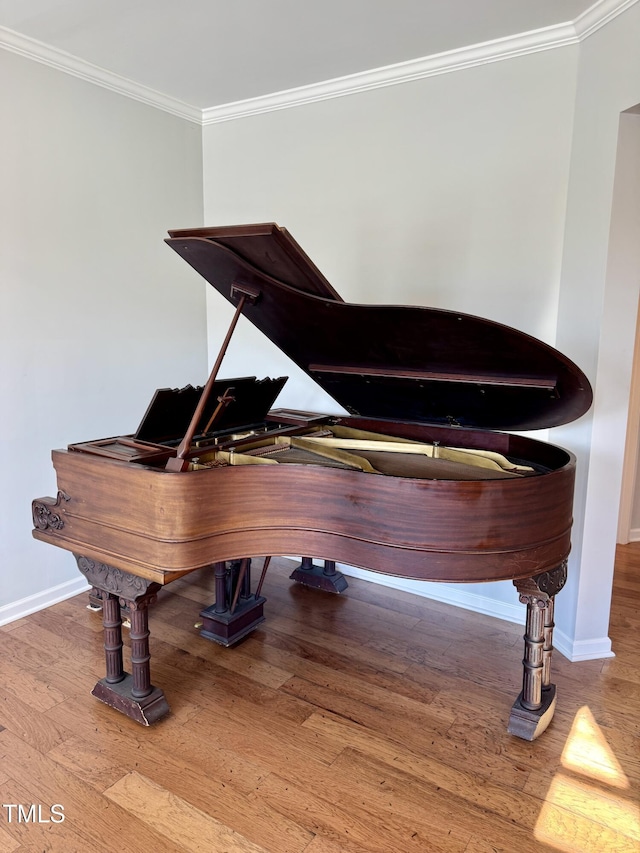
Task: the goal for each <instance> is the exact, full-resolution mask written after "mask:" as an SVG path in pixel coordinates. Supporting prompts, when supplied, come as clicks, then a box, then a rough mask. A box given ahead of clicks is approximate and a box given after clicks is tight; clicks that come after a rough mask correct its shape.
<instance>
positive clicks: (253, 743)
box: [0, 543, 640, 853]
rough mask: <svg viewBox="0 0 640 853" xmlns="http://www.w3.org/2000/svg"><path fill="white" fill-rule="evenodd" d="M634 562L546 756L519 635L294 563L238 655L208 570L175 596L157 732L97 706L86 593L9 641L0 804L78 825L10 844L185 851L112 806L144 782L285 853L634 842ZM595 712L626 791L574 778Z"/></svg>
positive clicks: (15, 852)
mask: <svg viewBox="0 0 640 853" xmlns="http://www.w3.org/2000/svg"><path fill="white" fill-rule="evenodd" d="M618 554H619V562H620V566H621V568H620V572H621V574H619V572H618V568H616V576H615V581H614V595H613V609H612V619H611V637H612V640H613V642H614V648H615V651H616V654H617V657H616V658H615V659H611V660H606V661H585V662H582V663H578V664H572V663H570V662H568V661H566V660H564V659H563V658H562V657H561V656H559V655H555V656H554V661H553V667H552V669H553V673H552V676H553V680H554V681H555V682H556V683H557V684H558V693H559V699H558V708H557V710H556V715H555V718H554V720H553V722H552V724H551V726H550V728H549V729H548V730H547V732H545V734H544V735H543V737H541V738H540V739H539V740H537V741H535V742H534V743H528V742H525V741H521V740H519V739H517V738H514V737H512V736H510V735H508V733H507V732H506V721H507V717H508V714H509V710H510V707H511V703H512V702H513V699H514V698H515V694H516V693H517V692H518V690H519V686H520V685H519V682H520V678H521V662H520V661H521V657H522V652H521V644H522V638H521V635H522V626H518V625H507V624H504V623H501V622H499V621H498V620H495V619H492V618H490V617H485V616H481V615H479V614H473V613H468V612H466V611H461V610H457V609H455V608H452V607H450V606H448V605H445V604H443V603H439V602H433V601H429V600H428V599H422V598H418V597H414V596H411V595H409V594H408V593H402V592H399V591H393V590H388V589H386V588H383V587H378V586H373V585H371V584H367V583H366V582H364V581H360V580H358V579H353V581H352V580H350V587H349V590H347V592H346V594H345V595H343V596H330V595H323V594H321V593H318V592H316V591H313V590H305V589H302V588H299V587H292V585H291V583H290V582H289V579H288V575H289V574H290V572H291V567H292V564H291V562H287V561H284V560H278V559H275V560H274V561H273V563H272V568H271V569H270V572H269V574H268V575H267V582H266V583H265V587H264V590H263V591H264V592H265V594H266V596H267V599H268V601H267V606H266V608H265V612H266V615H267V621H266V622H265V623H264V624H263V625H262V626H261V627H260V629H259V630H258V631H256V632H254V634H253V635H252V636H251V637H250V638H248V639H247V640H246V641H244V642H243V643H241V644H239V645H238V646H237V647H236V648H233V649H224V648H222V647H219V646H217V645H216V644H213V643H209V642H207V641H205V640H203V639H202V638H200V637H199V635H198V633H197V629H195V628H194V623H195V622H196V621H197V619H198V608H199V607H200V605H201V604H202V603H207V604H209V603H211V602H212V601H213V599H214V595H213V585H212V580H213V578H212V573H211V572H207V571H202V572H198V573H194V575H193V576H192V577H185V578H183V579H181V580H180V581H178V582H176V583H175V584H172V585H171V586H169V587H168V588H166V589H163V590H162V591H161V595H160V597H159V598H160V600H159V602H158V606H157V608H155V609H154V610H152V612H151V631H152V644H151V648H152V675H153V680H154V683H158V684H159V685H160V686H162V687H163V688H164V689H165V692H166V693H167V697H168V699H169V703H170V705H171V707H172V713H171V714H170V715H168V716H167V717H166V718H165V719H163V720H162V721H161V722H159V723H158V724H157V725H155V726H153V727H151V728H150V729H145V728H142V727H140V726H138V725H136V724H135V723H133V722H132V721H131V720H128V719H126V718H123V717H122V716H120V715H118V714H116V713H114V712H113V710H112V709H110V708H108V707H106V706H104V705H102V704H101V703H99V702H97V701H96V700H95V699H94V698H93V697H91V696H90V695H89V690H90V689H91V687H92V686H93V682H94V681H95V678H96V677H98V676H100V675H102V674H103V670H102V666H103V653H102V647H101V636H100V633H101V615H100V614H99V613H91V612H89V611H87V610H86V607H85V604H86V600H87V599H86V595H80V596H77V597H76V598H75V599H69V600H68V601H66V602H61V603H60V605H55V607H53V608H50V609H49V610H48V611H41V612H40V613H36V614H32V615H31V616H29V617H26V618H25V619H23V620H19V622H17V623H14V624H13V627H12V628H11V630H3V631H2V637H3V639H4V638H5V637H6V638H9V645H8V646H7V648H8V650H9V656H8V657H7V656H2V658H1V659H0V673H1V674H2V675H4V676H5V679H4V680H3V682H2V686H1V688H0V796H2V797H5V799H3V800H2V802H10V801H13V800H14V798H15V799H17V800H20V799H24V801H25V802H26V803H30V802H46V801H48V799H49V798H50V797H53V799H52V800H51V801H52V802H60V801H63V798H64V801H65V805H66V808H67V813H68V814H70V813H71V812H70V811H69V810H71V811H72V812H73V816H74V818H73V821H72V822H71V821H70V822H68V823H67V822H65V823H66V827H65V832H68V833H69V835H68V837H67V836H62V835H60V834H58V835H56V836H53V834H52V832H53V828H52V829H51V830H49V835H47V834H46V832H45V829H36V833H37V834H34V832H33V828H32V827H31V826H28V827H26V826H25V825H23V826H22V827H21V828H20V830H19V831H18V830H17V829H16V827H13V829H16V832H13V831H11V832H10V831H9V827H7V825H6V824H5V823H3V822H2V821H1V820H0V828H1V830H2V831H4V832H5V834H8V835H9V838H10V842H6V839H5V843H10V845H11V848H12V849H11V853H20V851H22V850H24V851H25V853H40V851H42V850H45V849H51V850H54V851H56V853H57V851H58V850H64V853H68V851H69V850H71V851H73V850H75V849H78V850H80V849H82V851H83V853H85V851H86V850H88V849H96V850H97V851H100V853H101V851H102V850H103V849H110V850H111V849H113V846H112V844H111V840H112V839H113V837H114V835H113V832H114V831H115V832H116V833H117V837H118V838H121V839H124V838H126V839H127V844H128V846H129V847H130V848H131V849H136V850H137V849H147V848H148V847H152V848H154V853H155V851H156V850H157V851H159V853H160V851H164V850H167V851H168V850H173V851H175V850H176V849H177V848H179V842H176V841H174V840H172V839H171V838H169V837H167V836H165V835H163V834H162V833H155V834H154V830H153V828H152V826H150V825H149V823H148V822H145V820H143V819H142V818H140V817H138V816H137V815H136V814H134V813H132V812H131V811H128V810H127V809H126V808H123V807H122V806H121V805H120V804H119V803H116V802H114V801H112V800H110V799H108V798H107V797H105V796H104V794H103V793H102V792H103V791H104V790H105V789H111V788H114V790H116V791H120V790H121V789H122V791H123V790H124V789H125V782H123V780H124V779H128V780H130V779H131V778H132V774H138V776H139V777H144V780H146V781H143V782H142V783H141V784H137V783H134V788H136V786H137V789H138V791H139V793H140V792H142V793H141V794H140V796H141V797H142V795H143V794H144V795H148V796H149V797H151V800H150V802H156V803H157V804H158V805H157V807H158V808H160V805H159V804H160V803H162V802H164V800H163V799H162V798H163V797H166V796H170V797H171V798H177V802H178V805H179V808H178V812H179V813H180V815H182V818H181V819H183V818H184V816H185V815H186V814H187V813H189V814H190V813H191V811H190V810H191V809H195V810H197V812H198V813H200V814H201V815H203V816H204V818H201V819H202V820H204V821H205V823H206V824H207V826H208V825H209V824H210V822H211V821H214V822H217V824H220V825H221V826H223V827H228V828H229V829H230V830H231V831H232V832H234V833H236V834H237V835H238V836H239V838H240V839H241V840H242V841H243V843H244V841H245V840H246V842H248V843H250V844H253V845H255V846H257V847H258V848H263V849H264V850H268V851H269V853H303V851H304V853H338V851H340V853H374V851H375V853H381V851H389V852H390V851H393V853H398V851H402V853H405V851H411V850H412V849H415V850H416V851H420V853H422V851H425V850H428V851H429V853H431V851H438V850H446V851H447V853H449V851H451V850H452V849H453V850H455V851H461V853H462V851H463V853H495V851H501V853H513V850H514V849H517V850H518V851H519V853H529V851H531V853H533V851H536V853H541V852H542V851H545V853H546V852H547V851H548V853H551V851H554V853H558V851H559V850H563V851H565V853H567V852H568V851H569V850H571V851H572V853H575V852H576V851H578V850H580V851H581V853H583V851H585V853H589V851H592V850H598V853H602V851H604V850H607V851H608V850H613V851H616V850H621V851H623V853H627V851H628V850H630V849H634V848H633V847H630V844H633V845H635V847H636V849H637V848H638V847H639V846H640V844H639V840H638V838H637V837H636V836H637V824H636V823H634V821H635V820H636V817H635V815H636V814H637V812H636V811H634V809H637V803H638V800H639V791H640V740H639V736H638V735H639V732H638V715H637V711H636V708H637V707H638V704H639V703H640V695H637V691H638V687H639V685H640V680H639V678H640V677H639V676H638V668H637V658H638V655H639V653H640V647H639V640H638V637H639V634H638V631H637V626H638V600H637V597H636V593H637V590H638V588H640V587H639V582H640V543H637V544H636V546H635V547H633V548H629V549H628V550H625V548H623V549H622V550H619V552H618ZM259 563H260V561H258V564H259ZM192 578H193V583H191V581H192ZM619 578H622V582H621V583H618V579H619ZM407 617H408V618H407ZM5 627H6V626H3V628H5ZM124 641H125V645H126V646H128V645H129V635H128V632H127V631H125V634H124ZM41 650H44V651H43V652H42V654H41ZM125 659H126V660H127V659H128V651H126V654H125ZM585 706H586V707H589V709H590V711H591V713H592V715H593V718H594V720H595V723H596V725H597V726H598V727H599V729H600V733H601V734H602V736H603V737H604V738H605V740H606V742H607V744H608V748H609V749H610V750H611V753H612V755H613V756H615V758H616V760H617V761H618V763H619V765H620V767H621V768H622V771H623V773H624V779H625V780H626V782H625V784H627V785H628V787H626V788H625V787H617V788H616V787H615V785H613V784H611V785H609V784H607V783H606V782H605V781H603V780H602V779H600V780H598V779H594V778H591V777H589V775H588V773H587V768H586V766H585V767H584V768H582V770H581V768H580V766H579V762H577V763H576V762H574V764H572V765H571V766H569V764H568V763H567V756H568V752H567V749H568V742H569V739H570V737H571V733H572V730H573V726H574V723H575V720H576V716H577V715H578V713H579V712H580V711H581V709H583V708H584V707H585ZM326 708H329V709H331V710H326ZM3 715H4V716H3ZM2 729H3V730H2ZM569 783H570V784H569ZM126 784H129V781H127V783H126ZM118 785H120V786H121V789H120V788H118V787H117V786H118ZM114 786H115V787H114ZM154 786H156V788H157V789H159V790H160V794H158V792H157V790H156V788H154ZM10 792H13V793H10ZM15 792H17V793H15ZM154 797H155V800H154ZM140 801H142V800H140ZM105 808H108V812H107V811H105ZM107 817H108V818H109V819H108V820H107ZM0 818H1V815H0ZM199 819H200V818H199ZM217 824H216V823H214V825H217ZM450 827H454V829H455V832H454V833H453V835H452V836H451V837H449V835H448V829H449V828H450ZM18 832H19V834H18ZM413 832H415V833H416V835H415V836H412V835H411V833H413ZM109 833H111V835H110V834H109ZM60 838H65V843H64V846H63V847H59V846H55V844H53V845H52V839H53V841H54V842H55V840H56V839H58V840H59V839H60ZM0 839H1V836H0ZM67 842H68V843H67ZM1 843H2V842H1V841H0V844H1ZM16 845H18V846H16ZM1 851H2V847H1V846H0V853H1ZM634 853H635V850H634Z"/></svg>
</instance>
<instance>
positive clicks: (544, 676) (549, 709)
mask: <svg viewBox="0 0 640 853" xmlns="http://www.w3.org/2000/svg"><path fill="white" fill-rule="evenodd" d="M566 579H567V561H566V560H565V561H564V562H563V563H562V564H561V565H560V566H558V568H557V569H554V570H553V571H550V572H544V573H543V574H540V575H536V576H535V577H533V578H528V579H526V580H517V581H514V584H515V586H516V588H517V590H518V592H519V593H520V601H521V602H522V603H523V604H526V605H527V622H526V630H525V635H524V659H523V661H522V664H523V667H524V672H523V679H522V691H521V693H520V695H519V696H518V698H517V699H516V701H515V702H514V704H513V707H512V708H511V715H510V717H509V726H508V731H509V733H510V734H512V735H515V736H516V737H520V738H523V740H535V739H536V738H537V737H539V736H540V735H541V734H542V732H544V731H545V729H546V728H547V727H548V725H549V723H550V722H551V720H552V719H553V713H554V711H555V708H556V686H555V684H551V654H552V652H553V628H554V621H553V611H554V601H555V595H556V593H558V592H559V591H560V590H561V589H562V587H563V586H564V584H565V582H566Z"/></svg>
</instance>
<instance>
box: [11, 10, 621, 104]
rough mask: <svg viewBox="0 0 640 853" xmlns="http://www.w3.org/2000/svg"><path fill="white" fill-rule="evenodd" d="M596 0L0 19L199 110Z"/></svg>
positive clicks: (64, 13) (519, 26)
mask: <svg viewBox="0 0 640 853" xmlns="http://www.w3.org/2000/svg"><path fill="white" fill-rule="evenodd" d="M607 2H608V0H598V3H597V4H595V5H600V4H603V3H607ZM594 3H595V0H183V2H182V3H181V4H178V3H176V2H175V0H171V2H170V0H0V28H6V29H8V30H12V31H14V32H15V33H18V34H20V35H21V36H26V37H27V38H28V39H34V40H36V41H38V42H42V43H44V45H48V46H50V47H53V48H55V49H57V50H59V51H64V52H66V53H68V54H71V55H72V56H73V57H76V58H78V59H80V60H83V61H84V62H86V63H90V64H92V65H94V66H98V67H99V68H101V69H104V70H106V71H108V72H110V73H111V74H115V75H119V76H120V77H123V78H126V79H127V80H130V81H133V82H134V83H136V84H139V85H142V86H145V87H149V88H150V89H152V90H155V91H156V92H159V93H162V94H163V95H166V96H169V97H171V98H174V99H176V100H177V101H180V102H182V103H184V104H188V105H191V106H193V107H196V108H198V109H206V108H211V107H215V106H218V105H221V104H230V103H234V102H237V101H242V100H245V99H249V98H257V97H260V96H264V95H269V94H271V93H275V92H282V91H285V90H289V89H293V88H297V87H301V86H308V85H309V84H313V83H318V82H322V81H326V80H331V79H334V78H337V77H343V76H346V75H350V74H355V73H357V72H362V71H367V70H370V69H375V68H381V67H384V66H387V65H392V64H396V63H400V62H405V61H409V60H415V59H419V58H421V57H428V56H432V55H434V54H438V53H442V52H446V51H451V50H454V49H456V48H463V47H468V46H470V45H475V44H480V43H482V42H487V41H492V40H494V39H500V38H505V37H508V36H513V35H517V34H520V33H526V32H530V31H532V30H538V29H540V28H544V27H552V26H556V25H558V24H564V23H567V22H571V21H574V20H575V19H576V18H578V17H579V16H580V15H581V14H582V13H584V12H585V11H586V10H587V9H589V8H590V7H592V6H594Z"/></svg>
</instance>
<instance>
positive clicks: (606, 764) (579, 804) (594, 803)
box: [534, 706, 640, 853]
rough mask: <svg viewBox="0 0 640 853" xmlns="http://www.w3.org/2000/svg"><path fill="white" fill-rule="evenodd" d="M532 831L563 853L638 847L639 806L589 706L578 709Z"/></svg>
mask: <svg viewBox="0 0 640 853" xmlns="http://www.w3.org/2000/svg"><path fill="white" fill-rule="evenodd" d="M562 766H563V768H565V770H566V771H567V772H566V773H565V772H563V771H561V772H559V773H557V774H556V775H555V777H554V778H553V781H552V782H551V785H550V787H549V791H548V793H547V797H546V799H545V802H544V806H543V807H542V810H541V812H540V815H539V817H538V820H537V823H536V826H535V830H534V834H535V837H536V839H537V840H538V841H541V842H544V843H545V844H548V845H550V846H553V847H555V848H556V849H558V850H561V851H562V853H603V851H605V850H606V851H615V853H638V851H639V850H640V807H639V806H638V805H637V804H636V802H633V801H632V800H631V799H630V792H629V789H630V784H629V780H628V778H627V776H626V775H625V773H624V771H623V769H622V767H621V765H620V762H619V761H618V759H617V758H616V756H615V755H614V753H613V751H612V749H611V747H610V746H609V744H608V742H607V739H606V737H605V736H604V734H603V732H602V730H601V729H600V727H599V726H598V724H597V723H596V721H595V719H594V718H593V715H592V713H591V711H590V710H589V708H588V707H586V706H585V707H584V708H581V709H580V710H579V711H578V713H577V714H576V717H575V720H574V722H573V726H572V728H571V732H570V734H569V737H568V738H567V743H566V745H565V748H564V751H563V754H562Z"/></svg>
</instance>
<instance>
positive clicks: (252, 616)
mask: <svg viewBox="0 0 640 853" xmlns="http://www.w3.org/2000/svg"><path fill="white" fill-rule="evenodd" d="M250 564H251V560H250V559H249V558H248V557H247V558H245V559H244V560H239V561H234V564H233V565H232V569H231V571H228V570H227V566H226V563H214V565H213V570H214V575H215V588H216V600H215V603H214V604H212V605H211V606H210V607H207V608H206V609H205V610H201V611H200V618H201V619H202V630H201V631H200V634H201V636H203V637H206V638H207V639H208V640H214V641H215V642H216V643H220V644H221V645H223V646H232V645H233V644H234V643H237V642H238V640H241V639H242V638H243V637H246V636H247V634H249V633H251V631H253V629H254V628H256V627H257V626H258V625H259V624H260V623H261V622H264V612H263V609H264V603H265V601H266V599H265V598H263V597H262V596H260V595H254V594H252V593H251V590H250V587H249V584H250V583H251V575H250V572H249V566H250ZM243 566H244V572H243V570H242V567H243ZM229 580H231V583H228V581H229ZM238 581H239V582H240V585H239V586H238ZM234 584H235V588H234ZM232 605H233V606H232Z"/></svg>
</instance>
